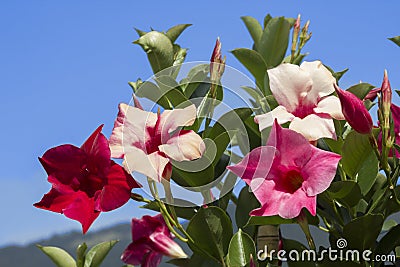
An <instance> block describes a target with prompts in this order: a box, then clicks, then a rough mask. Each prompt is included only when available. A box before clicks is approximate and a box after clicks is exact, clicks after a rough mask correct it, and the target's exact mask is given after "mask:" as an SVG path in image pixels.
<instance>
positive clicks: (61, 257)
mask: <svg viewBox="0 0 400 267" xmlns="http://www.w3.org/2000/svg"><path fill="white" fill-rule="evenodd" d="M37 247H38V248H39V249H40V250H41V251H43V253H44V254H46V255H47V256H48V257H49V258H50V259H51V260H52V261H53V263H54V264H55V265H56V266H57V267H76V263H75V260H74V258H72V256H71V255H70V254H69V253H68V252H66V251H65V250H63V249H61V248H58V247H43V246H40V245H37Z"/></svg>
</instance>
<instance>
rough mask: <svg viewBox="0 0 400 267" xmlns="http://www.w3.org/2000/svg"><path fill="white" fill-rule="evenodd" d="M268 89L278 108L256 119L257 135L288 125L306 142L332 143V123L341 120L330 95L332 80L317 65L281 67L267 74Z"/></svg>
mask: <svg viewBox="0 0 400 267" xmlns="http://www.w3.org/2000/svg"><path fill="white" fill-rule="evenodd" d="M268 76H269V81H270V89H271V92H272V94H273V96H274V97H275V99H276V101H277V102H278V104H279V106H278V107H276V108H275V109H273V110H272V111H270V112H268V113H266V114H263V115H258V116H256V117H255V122H256V123H258V124H259V128H260V131H261V130H263V129H265V128H267V127H270V126H271V125H272V124H273V121H274V119H277V120H278V123H279V124H283V123H286V122H290V125H289V129H291V130H294V131H296V132H298V133H301V134H302V135H303V136H304V137H306V138H307V139H308V140H309V141H315V140H318V139H319V138H322V137H327V138H333V139H336V133H335V126H334V124H333V120H332V118H334V119H338V120H343V119H344V117H343V114H342V110H341V107H340V102H339V99H338V98H337V97H336V96H333V95H331V94H332V93H333V92H334V91H335V88H334V87H333V85H334V84H335V83H336V80H335V78H334V77H333V76H332V74H331V72H330V71H329V70H328V69H327V68H325V67H324V65H322V63H321V62H320V61H313V62H303V63H302V64H301V65H300V66H297V65H294V64H289V63H285V64H281V65H279V66H278V67H276V68H273V69H270V70H268Z"/></svg>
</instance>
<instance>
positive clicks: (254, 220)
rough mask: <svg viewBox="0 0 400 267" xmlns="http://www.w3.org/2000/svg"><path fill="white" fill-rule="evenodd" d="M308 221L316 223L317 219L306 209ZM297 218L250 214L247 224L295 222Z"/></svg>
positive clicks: (317, 222)
mask: <svg viewBox="0 0 400 267" xmlns="http://www.w3.org/2000/svg"><path fill="white" fill-rule="evenodd" d="M306 216H307V220H308V223H309V224H310V225H318V224H319V219H318V217H317V216H312V215H311V214H310V213H309V212H308V211H306ZM297 222H298V221H297V219H296V218H293V219H284V218H282V217H280V216H278V215H276V216H251V217H250V219H249V221H248V222H247V225H278V224H297Z"/></svg>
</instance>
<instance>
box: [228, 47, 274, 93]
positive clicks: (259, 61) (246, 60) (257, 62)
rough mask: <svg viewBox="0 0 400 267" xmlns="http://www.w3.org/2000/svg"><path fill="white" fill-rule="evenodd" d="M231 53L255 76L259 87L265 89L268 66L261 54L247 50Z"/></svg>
mask: <svg viewBox="0 0 400 267" xmlns="http://www.w3.org/2000/svg"><path fill="white" fill-rule="evenodd" d="M231 53H232V54H233V55H234V56H235V57H236V59H237V60H239V61H240V63H242V64H243V66H244V67H245V68H246V69H247V70H248V71H249V72H250V73H251V74H252V75H253V76H254V78H255V79H256V84H257V86H258V87H259V88H263V86H264V75H265V72H266V71H267V64H266V62H265V61H264V59H263V57H262V56H261V54H260V53H258V52H257V51H255V50H250V49H247V48H238V49H235V50H232V51H231Z"/></svg>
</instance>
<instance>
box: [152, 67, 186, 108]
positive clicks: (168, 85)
mask: <svg viewBox="0 0 400 267" xmlns="http://www.w3.org/2000/svg"><path fill="white" fill-rule="evenodd" d="M155 80H156V82H157V84H158V88H159V90H160V91H161V94H162V95H163V96H165V97H166V98H167V99H168V100H169V102H170V103H171V104H172V105H173V106H174V107H179V108H184V107H187V106H189V105H190V104H191V103H190V102H189V101H188V99H187V98H186V97H185V95H184V94H183V93H182V91H180V90H179V84H178V83H177V82H176V81H175V79H174V78H172V77H171V76H167V75H159V76H157V77H156V78H155ZM182 103H185V104H184V105H183V106H182V105H181V104H182Z"/></svg>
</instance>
